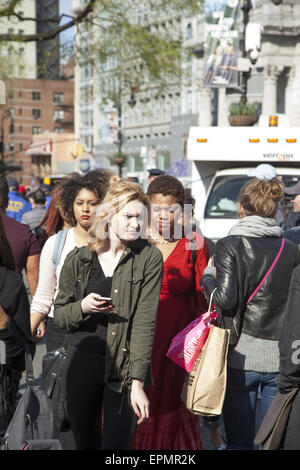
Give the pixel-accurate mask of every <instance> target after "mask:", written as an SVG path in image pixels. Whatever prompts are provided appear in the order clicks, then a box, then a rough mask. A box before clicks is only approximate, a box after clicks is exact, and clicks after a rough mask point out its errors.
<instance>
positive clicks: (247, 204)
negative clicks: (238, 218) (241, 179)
mask: <svg viewBox="0 0 300 470" xmlns="http://www.w3.org/2000/svg"><path fill="white" fill-rule="evenodd" d="M283 195H284V189H283V184H282V183H281V182H280V181H279V180H278V179H271V180H266V179H258V178H253V180H251V181H250V183H248V184H246V185H245V186H244V187H243V188H242V189H241V192H240V196H239V202H240V204H241V206H242V207H243V209H244V211H245V214H246V215H259V216H261V217H270V218H274V217H275V216H276V212H277V205H278V202H279V201H280V199H282V197H283Z"/></svg>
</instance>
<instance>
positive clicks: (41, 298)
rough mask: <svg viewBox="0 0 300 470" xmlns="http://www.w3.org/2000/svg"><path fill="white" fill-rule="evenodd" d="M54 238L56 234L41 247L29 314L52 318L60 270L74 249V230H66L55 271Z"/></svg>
mask: <svg viewBox="0 0 300 470" xmlns="http://www.w3.org/2000/svg"><path fill="white" fill-rule="evenodd" d="M56 237H57V234H55V235H52V237H50V238H48V240H47V241H46V243H45V245H44V246H43V249H42V252H41V257H40V272H39V282H38V286H37V289H36V292H35V294H34V297H33V299H32V302H31V307H30V313H41V314H43V315H49V316H50V317H53V310H54V300H55V298H56V296H57V293H58V287H59V276H60V272H61V268H62V266H63V264H64V262H65V259H66V256H67V254H68V253H70V251H72V250H73V248H75V240H74V229H73V228H70V229H69V230H68V234H67V237H66V240H65V244H64V247H63V250H62V253H61V257H60V261H59V264H58V266H57V269H56V270H55V266H54V264H53V253H54V248H55V242H56Z"/></svg>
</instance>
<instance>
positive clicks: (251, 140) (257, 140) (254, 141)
mask: <svg viewBox="0 0 300 470" xmlns="http://www.w3.org/2000/svg"><path fill="white" fill-rule="evenodd" d="M249 142H251V144H257V143H258V142H260V139H249Z"/></svg>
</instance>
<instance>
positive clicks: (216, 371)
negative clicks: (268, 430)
mask: <svg viewBox="0 0 300 470" xmlns="http://www.w3.org/2000/svg"><path fill="white" fill-rule="evenodd" d="M229 333H230V330H229V329H225V328H220V327H218V326H216V325H213V324H211V326H210V330H209V334H208V337H207V340H206V342H205V344H204V346H203V348H202V350H201V352H200V354H199V356H198V358H197V360H196V362H195V364H194V367H193V370H192V372H191V373H190V374H187V376H186V379H185V382H184V385H183V389H182V394H181V399H182V401H183V402H184V404H185V406H186V407H187V409H188V410H190V411H191V412H192V413H194V414H199V415H202V416H219V415H220V414H222V408H223V403H224V398H225V392H226V380H227V352H228V345H229Z"/></svg>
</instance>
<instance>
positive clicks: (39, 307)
mask: <svg viewBox="0 0 300 470" xmlns="http://www.w3.org/2000/svg"><path fill="white" fill-rule="evenodd" d="M54 245H55V236H54V237H50V238H49V239H48V240H47V241H46V243H45V245H44V247H43V249H42V253H41V257H40V266H39V279H38V285H37V288H36V291H35V294H34V296H33V298H32V302H31V308H30V323H31V332H32V334H33V335H35V334H36V330H37V328H39V327H40V329H41V330H42V333H44V332H45V328H44V323H42V322H43V320H44V318H45V316H46V315H48V313H49V311H50V309H51V306H52V304H53V300H54V294H55V285H56V272H55V267H54V264H53V261H52V257H53V250H54ZM42 336H43V335H41V336H39V335H37V336H36V339H41V337H42Z"/></svg>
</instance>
